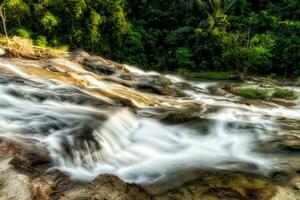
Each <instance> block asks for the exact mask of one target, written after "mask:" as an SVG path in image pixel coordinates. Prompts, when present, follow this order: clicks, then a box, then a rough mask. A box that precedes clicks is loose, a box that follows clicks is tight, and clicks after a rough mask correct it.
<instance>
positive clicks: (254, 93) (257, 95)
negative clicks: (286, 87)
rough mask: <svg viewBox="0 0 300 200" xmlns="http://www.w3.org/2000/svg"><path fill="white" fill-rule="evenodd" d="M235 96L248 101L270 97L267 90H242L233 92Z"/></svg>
mask: <svg viewBox="0 0 300 200" xmlns="http://www.w3.org/2000/svg"><path fill="white" fill-rule="evenodd" d="M234 94H235V95H238V96H241V97H244V98H249V99H267V98H269V97H270V95H269V94H270V93H269V90H268V89H260V88H242V89H237V90H236V91H234Z"/></svg>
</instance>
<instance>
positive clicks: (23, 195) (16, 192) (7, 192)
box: [0, 169, 33, 200]
mask: <svg viewBox="0 0 300 200" xmlns="http://www.w3.org/2000/svg"><path fill="white" fill-rule="evenodd" d="M7 199H10V200H31V199H33V197H32V192H31V188H30V180H29V178H28V177H27V176H25V175H22V174H18V173H17V172H15V171H14V170H12V169H6V170H5V171H0V200H7Z"/></svg>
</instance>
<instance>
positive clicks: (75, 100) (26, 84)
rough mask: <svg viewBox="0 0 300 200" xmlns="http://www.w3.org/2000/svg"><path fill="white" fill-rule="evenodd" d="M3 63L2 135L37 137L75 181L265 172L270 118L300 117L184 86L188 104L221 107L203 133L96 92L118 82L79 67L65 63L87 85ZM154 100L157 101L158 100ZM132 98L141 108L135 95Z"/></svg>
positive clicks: (271, 163)
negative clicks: (143, 115) (106, 176)
mask: <svg viewBox="0 0 300 200" xmlns="http://www.w3.org/2000/svg"><path fill="white" fill-rule="evenodd" d="M57 62H58V61H57ZM71 64H72V63H71V62H70V63H67V65H71ZM1 66H2V67H3V66H4V67H5V68H6V69H7V68H9V70H10V72H11V73H12V74H13V75H14V76H11V75H2V76H1V77H0V131H1V135H5V136H7V137H18V136H20V137H21V136H22V137H28V138H35V139H37V140H39V141H40V142H41V143H42V144H44V146H45V147H46V148H47V150H48V152H49V154H50V156H51V157H52V159H53V162H54V165H55V166H54V167H57V168H59V169H61V170H63V171H65V172H67V173H69V174H70V175H71V176H72V177H73V178H76V179H80V180H92V179H93V178H95V177H96V176H98V175H99V174H104V173H111V174H115V175H117V176H119V177H121V178H122V179H123V180H125V181H127V182H132V183H138V184H141V185H152V184H156V183H162V182H168V181H169V182H172V180H175V179H176V180H177V179H178V176H181V175H182V174H184V173H185V172H186V171H191V170H195V169H220V170H221V169H226V170H242V171H255V172H259V173H262V174H267V173H268V172H269V171H270V170H272V169H274V168H276V167H278V166H277V165H276V160H274V159H273V158H272V157H264V154H262V153H259V150H258V149H259V148H258V145H257V144H258V142H259V141H264V140H268V139H269V137H271V136H272V135H273V134H274V133H276V132H277V131H278V130H279V127H277V125H276V122H275V121H274V116H277V115H280V116H285V117H293V118H299V117H300V116H299V111H298V110H287V109H285V110H284V109H282V108H274V109H262V108H255V107H251V106H247V105H243V104H238V103H235V102H233V101H232V100H231V99H230V98H227V97H216V96H214V95H210V94H205V93H197V92H196V91H191V90H186V91H185V93H186V94H187V95H188V96H189V101H193V102H196V103H197V102H198V103H202V102H205V103H207V104H209V105H218V106H219V107H223V108H222V109H218V111H216V112H212V113H210V114H207V115H206V117H205V120H208V121H207V124H206V127H207V128H206V129H205V130H201V129H195V128H192V127H190V126H188V125H186V124H178V125H166V124H163V123H161V122H159V121H158V120H155V119H149V118H140V117H137V116H135V115H134V114H133V112H132V110H130V109H126V108H121V107H120V106H119V105H117V104H114V103H113V101H112V100H110V98H109V97H105V96H103V94H102V93H101V95H99V94H98V95H96V93H95V92H93V91H92V90H91V89H94V88H101V87H105V88H104V89H106V92H111V93H113V89H112V88H116V84H108V83H104V82H102V81H101V80H100V78H99V79H97V78H95V75H91V74H84V75H81V74H80V73H83V70H82V69H78V67H80V66H79V65H78V66H77V65H74V66H70V68H73V71H74V69H77V70H78V71H79V72H78V73H79V74H78V76H80V79H81V80H85V81H86V82H87V83H88V84H87V86H86V88H84V87H77V86H74V85H71V84H69V83H64V82H62V81H61V80H59V81H57V80H51V81H49V80H42V79H36V78H33V77H30V76H29V74H28V73H25V72H23V71H22V68H20V69H19V68H18V67H17V65H13V64H8V63H6V62H4V61H2V62H1ZM76 67H77V68H76ZM128 69H129V70H134V68H132V67H128ZM134 72H135V73H142V74H143V75H145V74H146V72H143V71H140V70H134ZM15 76H18V77H19V78H17V77H15ZM28 77H30V78H28ZM73 78H74V76H73ZM169 78H170V79H171V80H173V81H175V82H176V81H183V80H182V79H179V78H176V77H169ZM193 87H195V88H197V87H201V85H199V84H198V85H193ZM122 88H123V86H118V89H122ZM102 89H103V88H102ZM203 89H206V88H203ZM126 91H128V92H129V90H127V89H126ZM137 94H139V95H140V96H143V95H144V97H145V98H147V100H148V101H150V100H149V99H150V97H148V96H147V95H146V94H143V93H137V92H136V93H134V97H136V96H137ZM143 101H145V100H143ZM157 101H158V102H161V101H162V100H161V97H157ZM165 101H166V102H168V101H170V100H169V99H166V100H165ZM173 101H175V102H176V101H177V102H178V103H180V102H181V101H183V100H182V99H180V98H179V99H177V100H176V99H175V100H173ZM133 102H136V103H135V105H136V106H139V108H140V109H141V108H142V107H141V105H142V104H140V103H139V102H137V100H134V101H133ZM166 104H167V103H166ZM225 105H226V106H225ZM177 107H180V104H178V106H177ZM203 120H204V119H202V121H203ZM199 121H201V119H199ZM193 123H197V120H196V121H194V122H193ZM175 177H176V178H175ZM181 178H182V179H185V177H181Z"/></svg>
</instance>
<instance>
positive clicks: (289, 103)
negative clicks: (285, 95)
mask: <svg viewBox="0 0 300 200" xmlns="http://www.w3.org/2000/svg"><path fill="white" fill-rule="evenodd" d="M271 101H272V102H274V103H276V104H279V105H282V106H286V107H291V106H295V105H297V102H296V101H293V100H287V99H279V98H271Z"/></svg>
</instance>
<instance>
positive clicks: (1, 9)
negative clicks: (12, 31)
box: [0, 4, 8, 38]
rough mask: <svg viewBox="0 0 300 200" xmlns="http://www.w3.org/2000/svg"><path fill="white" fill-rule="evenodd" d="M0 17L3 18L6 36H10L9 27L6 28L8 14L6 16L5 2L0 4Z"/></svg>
mask: <svg viewBox="0 0 300 200" xmlns="http://www.w3.org/2000/svg"><path fill="white" fill-rule="evenodd" d="M0 17H1V20H2V25H3V30H4V34H5V37H6V38H8V34H7V29H6V16H5V8H4V4H2V5H1V6H0Z"/></svg>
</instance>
